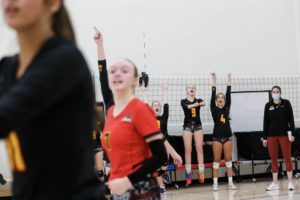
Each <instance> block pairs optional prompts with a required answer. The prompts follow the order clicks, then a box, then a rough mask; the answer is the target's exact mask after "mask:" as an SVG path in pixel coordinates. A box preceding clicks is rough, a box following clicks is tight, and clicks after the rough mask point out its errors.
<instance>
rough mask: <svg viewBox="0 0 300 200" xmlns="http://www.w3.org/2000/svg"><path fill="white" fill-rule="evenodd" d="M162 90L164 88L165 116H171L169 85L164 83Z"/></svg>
mask: <svg viewBox="0 0 300 200" xmlns="http://www.w3.org/2000/svg"><path fill="white" fill-rule="evenodd" d="M162 90H163V96H164V97H163V107H164V108H163V117H164V118H165V119H168V118H169V104H168V85H167V84H164V85H163V86H162Z"/></svg>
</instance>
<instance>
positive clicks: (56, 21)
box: [52, 1, 76, 43]
mask: <svg viewBox="0 0 300 200" xmlns="http://www.w3.org/2000/svg"><path fill="white" fill-rule="evenodd" d="M52 30H53V31H54V34H55V35H56V36H59V37H62V38H64V39H67V40H69V41H71V42H73V43H75V42H76V39H75V34H74V30H73V27H72V23H71V20H70V17H69V14H68V11H67V9H66V7H65V6H64V4H63V1H62V3H61V6H60V8H59V10H58V11H57V12H56V13H54V15H53V18H52Z"/></svg>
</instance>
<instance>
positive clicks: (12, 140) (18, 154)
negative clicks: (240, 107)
mask: <svg viewBox="0 0 300 200" xmlns="http://www.w3.org/2000/svg"><path fill="white" fill-rule="evenodd" d="M6 146H7V151H8V156H9V162H10V166H11V168H12V170H13V171H16V172H24V171H26V165H25V162H24V158H23V156H22V151H21V147H20V141H19V138H18V135H17V133H16V132H14V131H13V132H11V133H10V134H9V136H8V138H7V139H6Z"/></svg>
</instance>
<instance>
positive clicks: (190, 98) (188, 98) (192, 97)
mask: <svg viewBox="0 0 300 200" xmlns="http://www.w3.org/2000/svg"><path fill="white" fill-rule="evenodd" d="M186 99H187V100H189V101H191V102H192V101H194V100H195V96H194V95H193V96H192V95H187V97H186Z"/></svg>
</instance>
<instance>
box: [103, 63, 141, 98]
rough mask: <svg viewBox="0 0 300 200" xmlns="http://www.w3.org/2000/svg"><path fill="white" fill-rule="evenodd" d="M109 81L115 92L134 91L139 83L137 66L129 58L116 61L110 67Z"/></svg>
mask: <svg viewBox="0 0 300 200" xmlns="http://www.w3.org/2000/svg"><path fill="white" fill-rule="evenodd" d="M108 82H109V87H110V89H111V90H112V92H113V93H123V92H132V93H133V91H134V88H135V86H136V85H137V69H136V66H135V65H134V64H133V63H132V62H131V61H129V60H127V59H121V60H117V61H115V62H114V63H113V64H112V65H111V67H110V68H109V71H108Z"/></svg>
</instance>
